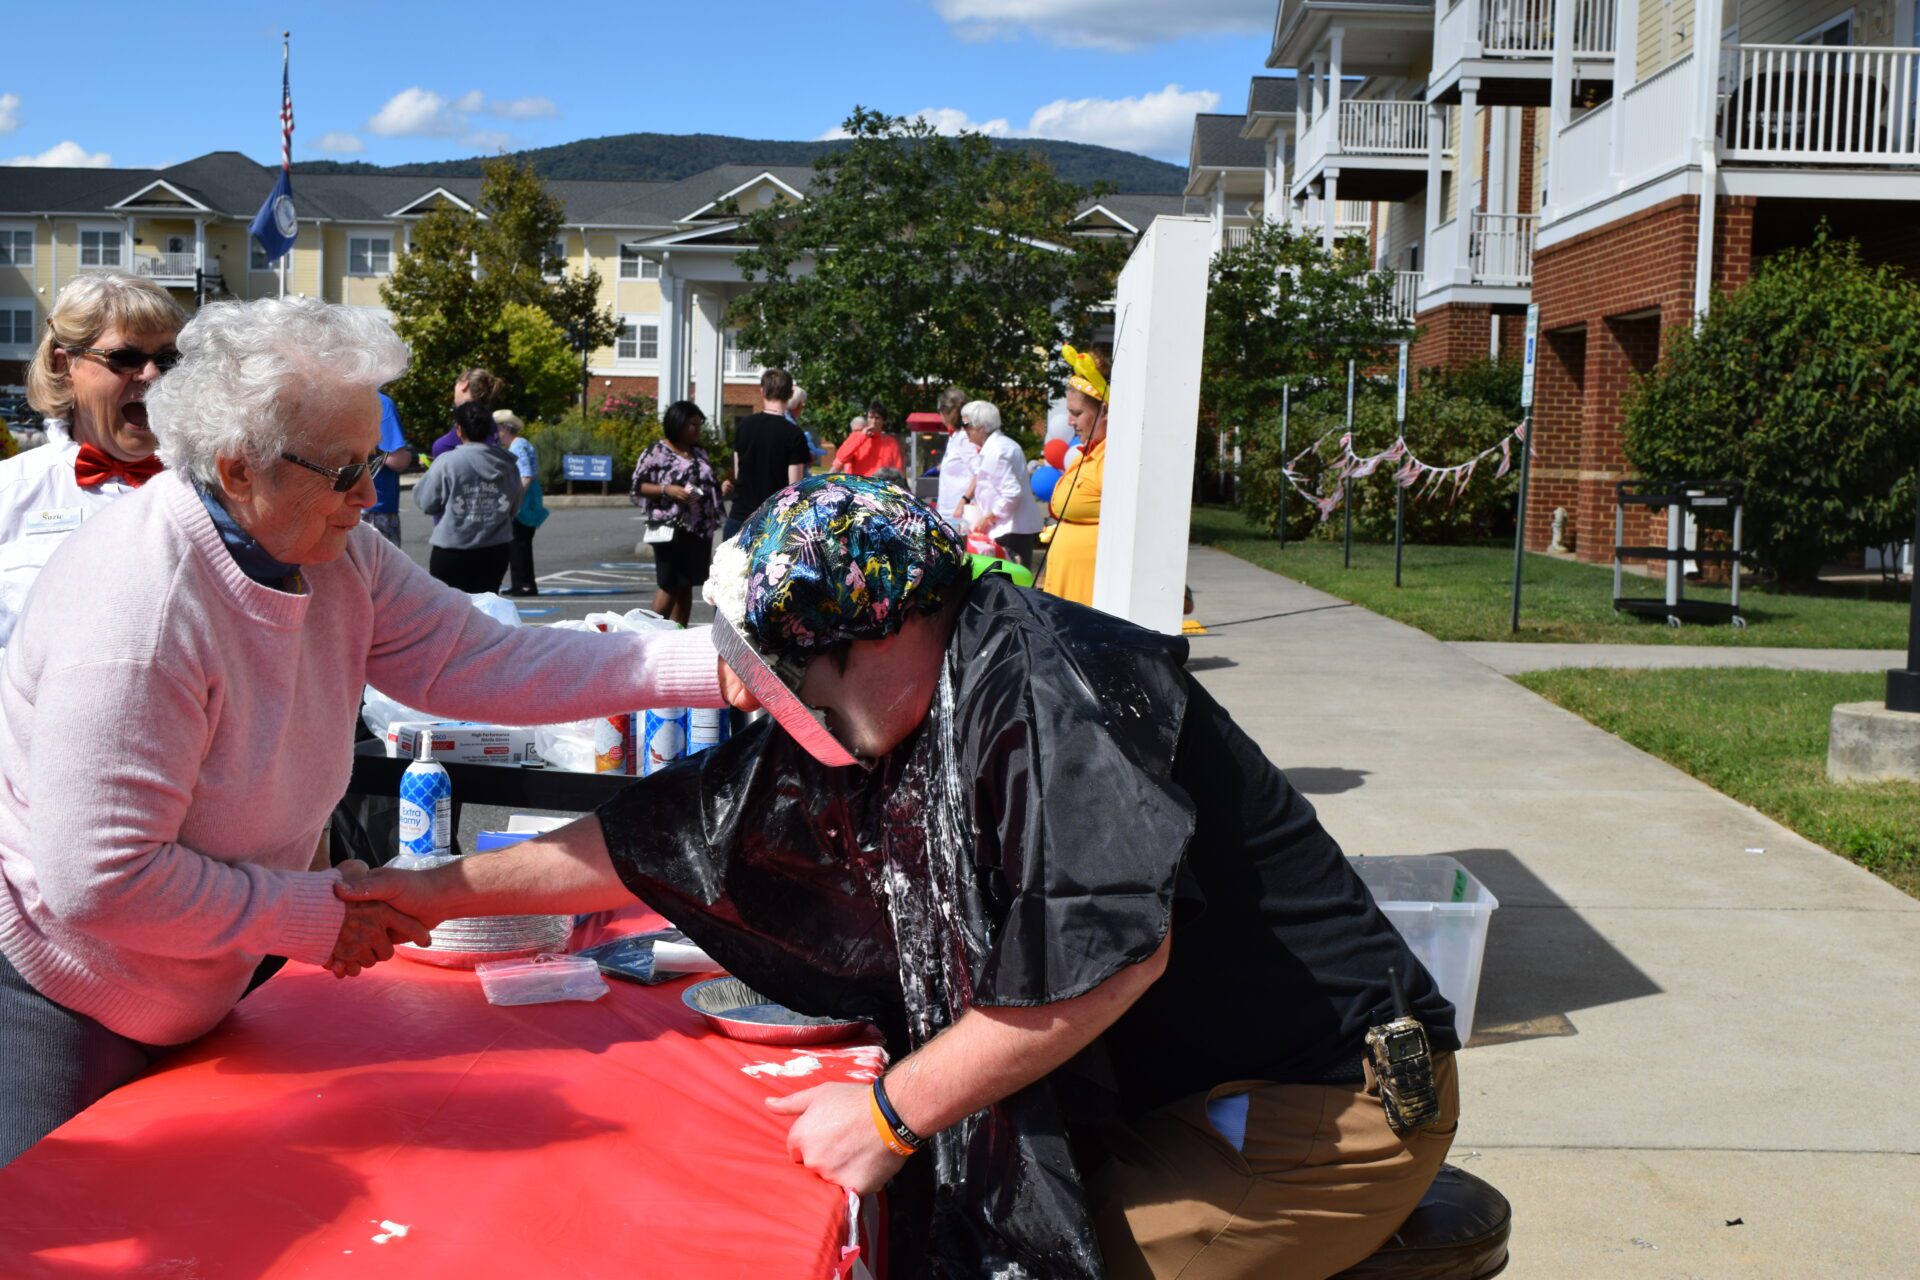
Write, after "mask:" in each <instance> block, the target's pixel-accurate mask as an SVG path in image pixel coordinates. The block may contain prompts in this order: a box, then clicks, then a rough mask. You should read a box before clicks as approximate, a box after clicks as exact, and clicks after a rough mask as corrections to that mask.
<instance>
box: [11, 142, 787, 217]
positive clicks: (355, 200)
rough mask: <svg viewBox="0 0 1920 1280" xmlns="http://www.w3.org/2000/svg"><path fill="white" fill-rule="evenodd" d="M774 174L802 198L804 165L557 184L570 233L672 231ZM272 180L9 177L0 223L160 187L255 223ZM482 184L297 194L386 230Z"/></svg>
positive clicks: (352, 184)
mask: <svg viewBox="0 0 1920 1280" xmlns="http://www.w3.org/2000/svg"><path fill="white" fill-rule="evenodd" d="M762 173H772V174H773V175H774V176H776V177H777V178H779V179H780V180H781V181H782V182H784V183H786V184H787V185H788V186H790V187H793V188H794V189H795V190H797V191H800V192H802V193H804V192H805V191H806V190H807V188H808V187H809V186H811V185H812V182H813V176H814V175H813V170H812V169H811V168H810V167H807V166H804V165H798V166H797V165H745V164H723V165H717V166H715V167H714V168H712V169H708V170H705V171H704V172H701V173H697V174H694V175H693V176H692V177H688V178H682V179H680V180H678V181H675V182H590V181H577V180H565V179H562V180H556V181H551V182H549V183H547V188H548V190H550V191H551V192H553V194H554V195H555V196H556V197H558V198H559V200H560V202H561V204H562V206H563V207H564V208H565V210H566V219H567V221H568V222H569V223H573V224H578V223H582V222H585V223H590V224H596V225H602V226H631V227H671V226H673V225H674V224H675V223H677V222H679V221H680V220H682V219H684V218H686V217H687V216H688V215H689V214H692V213H693V212H694V211H695V210H697V209H699V208H701V207H702V206H704V205H707V204H711V203H712V202H713V201H714V200H715V199H716V198H718V197H719V196H721V195H722V194H724V193H725V192H728V191H731V190H733V189H734V188H736V187H739V186H741V185H743V184H745V183H747V182H750V181H752V180H753V179H754V178H756V177H758V176H759V175H760V174H762ZM275 176H276V171H275V170H274V169H273V168H272V167H270V166H268V165H263V164H259V163H256V162H255V161H253V160H250V159H248V158H247V157H246V156H244V155H241V154H240V153H239V152H237V151H214V152H210V153H208V154H207V155H204V156H199V157H197V158H195V159H192V160H188V161H185V162H184V163H181V164H177V165H173V166H171V167H169V168H166V169H40V168H32V167H27V166H22V167H19V168H9V169H7V171H6V180H5V181H4V182H0V214H23V213H79V214H88V213H100V212H102V211H104V210H106V209H108V208H110V207H111V206H113V205H115V204H117V203H119V202H120V201H122V200H125V199H126V198H127V197H129V196H131V195H133V194H134V193H136V192H138V191H140V190H141V189H142V188H144V187H147V186H150V185H151V184H152V183H153V182H154V181H155V180H164V181H165V182H166V183H167V184H168V185H170V186H172V187H175V188H177V189H178V190H180V191H181V192H182V193H184V194H185V195H187V196H189V197H191V198H192V199H194V200H197V201H199V202H200V203H201V204H204V205H206V206H207V207H208V208H209V209H212V210H213V211H214V212H215V213H219V214H225V215H228V216H231V217H236V218H251V217H252V216H253V215H254V213H255V212H257V211H258V210H259V208H260V202H261V201H263V200H265V199H266V197H267V192H269V191H271V190H272V189H273V183H274V178H275ZM480 182H481V180H480V179H479V178H446V177H433V176H402V175H397V174H385V173H301V174H296V175H294V180H293V189H294V196H295V200H296V203H297V204H298V206H299V209H300V214H301V216H302V217H303V218H327V219H331V220H333V221H337V222H381V221H387V220H389V219H390V218H391V217H392V216H393V214H394V213H395V212H397V211H398V210H400V209H403V208H405V207H407V206H408V205H410V204H413V203H414V202H416V201H418V200H420V199H421V198H422V197H424V196H426V195H427V194H428V193H429V192H432V191H433V190H435V189H436V188H438V189H441V190H444V191H447V192H448V193H450V194H452V195H454V196H456V197H458V198H459V199H461V200H464V201H465V202H467V203H468V204H473V203H475V202H477V201H478V200H479V198H480Z"/></svg>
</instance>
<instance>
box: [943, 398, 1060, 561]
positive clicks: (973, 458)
mask: <svg viewBox="0 0 1920 1280" xmlns="http://www.w3.org/2000/svg"><path fill="white" fill-rule="evenodd" d="M960 425H961V426H962V427H964V428H966V433H967V439H968V440H969V441H970V442H972V444H973V453H972V454H971V455H970V456H969V457H968V458H967V459H966V460H965V464H966V465H967V467H968V468H969V469H970V470H971V472H972V478H971V479H970V480H968V481H967V485H966V488H965V489H964V490H963V491H962V494H961V499H960V501H961V507H962V509H963V510H970V511H971V512H972V516H973V518H972V523H971V524H970V525H968V527H967V528H966V529H964V530H962V532H971V533H983V534H985V535H987V536H988V537H989V538H992V539H993V540H994V541H995V542H997V543H999V544H1000V548H1001V550H1003V551H1005V552H1006V553H1007V556H1008V558H1009V559H1012V560H1014V561H1016V562H1018V563H1019V564H1020V565H1021V566H1022V567H1024V568H1027V569H1031V568H1033V549H1034V541H1035V538H1036V537H1037V536H1038V534H1039V532H1040V529H1041V527H1042V526H1043V525H1044V524H1045V523H1046V520H1045V518H1044V517H1043V516H1042V515H1041V513H1040V504H1039V503H1037V502H1035V501H1034V500H1033V486H1032V484H1031V483H1030V482H1029V481H1028V479H1027V455H1026V454H1025V453H1023V452H1021V449H1020V446H1019V445H1017V444H1015V443H1014V442H1013V439H1012V437H1010V436H1008V435H1007V434H1006V433H1005V432H1004V431H1002V430H1001V429H1000V410H999V409H997V408H995V407H994V405H993V404H992V402H990V401H987V400H969V401H967V403H966V404H964V405H962V406H960ZM944 486H945V473H944V471H943V472H942V487H944Z"/></svg>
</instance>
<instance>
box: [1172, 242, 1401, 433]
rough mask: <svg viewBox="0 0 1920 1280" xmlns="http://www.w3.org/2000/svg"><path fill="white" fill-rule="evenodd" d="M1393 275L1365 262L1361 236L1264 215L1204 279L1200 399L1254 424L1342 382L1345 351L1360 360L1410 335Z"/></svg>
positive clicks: (1225, 420) (1232, 421)
mask: <svg viewBox="0 0 1920 1280" xmlns="http://www.w3.org/2000/svg"><path fill="white" fill-rule="evenodd" d="M1392 302H1393V283H1392V277H1391V276H1389V275H1387V274H1385V273H1374V272H1372V271H1371V270H1370V269H1369V263H1368V261H1367V252H1366V246H1365V243H1364V242H1362V241H1360V240H1357V239H1346V240H1341V241H1339V242H1338V243H1336V244H1335V246H1334V248H1333V250H1332V252H1328V251H1327V250H1326V249H1325V248H1323V247H1322V246H1321V243H1320V241H1319V239H1318V237H1315V236H1311V235H1302V234H1297V233H1296V232H1294V231H1293V230H1292V229H1291V228H1290V227H1288V226H1286V225H1285V224H1284V223H1262V224H1260V225H1258V226H1256V227H1254V228H1252V232H1251V234H1250V236H1249V237H1248V240H1247V242H1246V243H1245V244H1242V245H1238V246H1236V247H1233V248H1230V249H1226V250H1223V251H1222V252H1221V253H1219V254H1217V255H1215V257H1214V259H1213V267H1212V271H1211V273H1210V276H1209V279H1208V282H1207V336H1206V345H1205V349H1204V350H1205V354H1204V357H1203V370H1204V372H1203V377H1202V380H1201V384H1200V386H1201V393H1200V394H1201V407H1202V409H1204V410H1206V411H1207V412H1209V413H1210V414H1212V415H1213V416H1214V418H1215V420H1216V422H1218V423H1219V424H1220V425H1222V426H1232V425H1238V424H1251V423H1253V422H1254V421H1256V420H1257V419H1259V418H1260V417H1262V416H1264V415H1265V414H1267V413H1268V412H1269V411H1277V410H1278V408H1279V406H1280V396H1281V389H1282V387H1284V386H1287V385H1289V384H1291V386H1292V387H1293V390H1294V393H1295V395H1296V396H1297V395H1299V394H1300V393H1301V392H1303V391H1304V390H1307V389H1309V388H1311V387H1315V386H1333V385H1342V386H1343V385H1344V384H1345V380H1346V366H1347V361H1348V360H1355V361H1358V362H1359V363H1360V365H1361V367H1362V368H1365V367H1367V366H1369V365H1373V364H1377V363H1379V362H1380V361H1381V360H1382V358H1383V357H1382V352H1383V351H1384V350H1386V349H1387V347H1388V345H1389V344H1390V343H1392V342H1394V341H1396V340H1397V339H1400V338H1406V337H1411V336H1412V332H1411V329H1410V327H1409V326H1407V325H1405V324H1403V323H1402V322H1401V321H1399V320H1398V319H1397V318H1395V316H1394V314H1393V306H1392Z"/></svg>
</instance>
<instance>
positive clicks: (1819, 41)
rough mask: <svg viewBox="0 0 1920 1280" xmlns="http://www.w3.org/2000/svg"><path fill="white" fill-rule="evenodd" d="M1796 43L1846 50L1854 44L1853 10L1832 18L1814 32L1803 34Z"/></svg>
mask: <svg viewBox="0 0 1920 1280" xmlns="http://www.w3.org/2000/svg"><path fill="white" fill-rule="evenodd" d="M1794 43H1795V44H1811V45H1826V46H1827V47H1829V48H1842V49H1844V48H1846V47H1847V46H1848V45H1850V44H1852V43H1853V10H1851V9H1849V10H1847V11H1846V12H1845V13H1843V14H1841V15H1840V16H1839V17H1837V18H1831V19H1829V20H1827V21H1826V22H1823V23H1821V24H1820V25H1819V26H1817V27H1815V28H1814V29H1813V30H1811V31H1808V32H1804V33H1802V34H1801V35H1800V36H1799V37H1798V38H1796V39H1795V40H1794Z"/></svg>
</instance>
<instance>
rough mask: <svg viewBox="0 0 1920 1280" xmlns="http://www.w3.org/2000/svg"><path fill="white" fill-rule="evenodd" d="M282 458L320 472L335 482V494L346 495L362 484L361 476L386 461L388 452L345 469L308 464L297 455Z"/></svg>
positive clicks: (348, 465) (284, 455)
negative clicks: (348, 491)
mask: <svg viewBox="0 0 1920 1280" xmlns="http://www.w3.org/2000/svg"><path fill="white" fill-rule="evenodd" d="M280 456H281V457H282V458H285V459H286V460H287V461H288V462H291V463H293V464H294V465H295V466H297V467H305V468H306V469H307V470H309V471H318V472H319V473H320V474H321V475H323V476H326V477H328V478H329V479H331V480H332V481H333V491H334V492H335V493H345V492H346V491H347V490H349V489H351V488H353V486H355V485H357V484H359V483H360V477H361V476H363V475H366V474H367V473H368V472H369V471H372V470H373V469H374V468H375V467H377V466H379V465H380V464H381V462H382V461H384V460H385V459H386V456H387V454H386V450H384V449H382V450H379V451H378V452H376V453H375V454H374V455H373V456H372V457H371V458H368V459H367V460H366V461H365V462H350V463H348V464H347V465H346V466H344V467H324V466H321V465H320V464H319V463H317V462H308V461H307V460H306V459H305V458H303V457H301V456H300V455H299V454H297V453H283V454H281V455H280Z"/></svg>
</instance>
